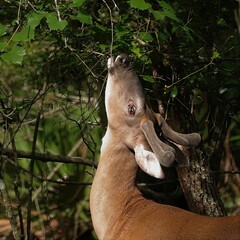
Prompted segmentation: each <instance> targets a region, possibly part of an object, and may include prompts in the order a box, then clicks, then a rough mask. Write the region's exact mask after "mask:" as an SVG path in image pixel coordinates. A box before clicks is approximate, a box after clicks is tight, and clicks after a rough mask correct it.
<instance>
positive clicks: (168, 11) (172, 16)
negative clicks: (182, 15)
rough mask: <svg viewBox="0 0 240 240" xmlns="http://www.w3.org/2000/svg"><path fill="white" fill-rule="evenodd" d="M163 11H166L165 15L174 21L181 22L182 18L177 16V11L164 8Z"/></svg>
mask: <svg viewBox="0 0 240 240" xmlns="http://www.w3.org/2000/svg"><path fill="white" fill-rule="evenodd" d="M163 12H164V15H165V16H166V17H168V18H170V19H172V20H174V21H176V22H178V23H179V22H180V19H179V18H177V16H176V14H175V12H173V11H170V10H169V9H164V10H163Z"/></svg>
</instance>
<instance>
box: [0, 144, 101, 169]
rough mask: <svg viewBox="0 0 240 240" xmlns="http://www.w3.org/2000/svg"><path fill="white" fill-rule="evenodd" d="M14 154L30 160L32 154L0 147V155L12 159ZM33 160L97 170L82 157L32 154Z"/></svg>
mask: <svg viewBox="0 0 240 240" xmlns="http://www.w3.org/2000/svg"><path fill="white" fill-rule="evenodd" d="M14 153H16V154H17V157H18V158H28V159H32V158H33V156H32V153H31V152H26V151H22V150H16V152H15V151H13V150H12V149H9V148H3V147H0V155H6V156H8V157H10V158H11V157H13V156H14ZM34 159H36V160H39V161H41V162H61V163H76V164H83V165H87V166H93V167H94V168H97V164H96V163H94V162H93V161H92V160H89V159H85V158H82V157H69V156H61V155H54V154H50V153H37V152H35V153H34Z"/></svg>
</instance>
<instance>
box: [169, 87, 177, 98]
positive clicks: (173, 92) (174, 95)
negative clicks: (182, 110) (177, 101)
mask: <svg viewBox="0 0 240 240" xmlns="http://www.w3.org/2000/svg"><path fill="white" fill-rule="evenodd" d="M177 95H178V88H177V87H176V86H174V87H173V90H172V91H171V97H172V98H175V97H176V96H177Z"/></svg>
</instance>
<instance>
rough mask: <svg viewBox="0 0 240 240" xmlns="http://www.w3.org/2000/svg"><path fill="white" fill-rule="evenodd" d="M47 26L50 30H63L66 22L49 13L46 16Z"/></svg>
mask: <svg viewBox="0 0 240 240" xmlns="http://www.w3.org/2000/svg"><path fill="white" fill-rule="evenodd" d="M47 24H48V27H49V29H50V30H63V29H64V28H65V27H66V26H67V24H68V23H67V21H66V20H62V21H60V20H58V19H57V17H56V15H55V14H53V13H50V14H48V15H47Z"/></svg>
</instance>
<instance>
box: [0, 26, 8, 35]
mask: <svg viewBox="0 0 240 240" xmlns="http://www.w3.org/2000/svg"><path fill="white" fill-rule="evenodd" d="M6 33H7V27H6V26H4V25H2V24H1V23H0V37H1V36H4V35H5V34H6Z"/></svg>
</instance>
